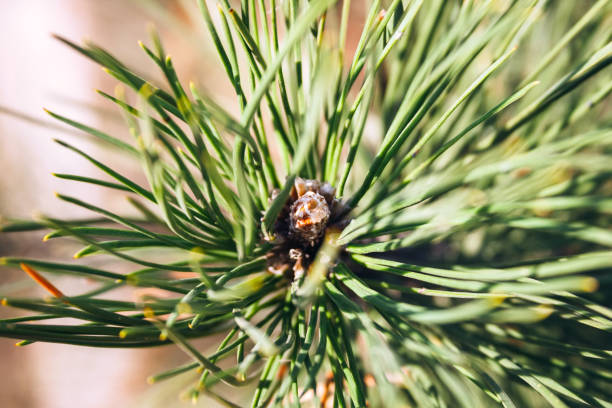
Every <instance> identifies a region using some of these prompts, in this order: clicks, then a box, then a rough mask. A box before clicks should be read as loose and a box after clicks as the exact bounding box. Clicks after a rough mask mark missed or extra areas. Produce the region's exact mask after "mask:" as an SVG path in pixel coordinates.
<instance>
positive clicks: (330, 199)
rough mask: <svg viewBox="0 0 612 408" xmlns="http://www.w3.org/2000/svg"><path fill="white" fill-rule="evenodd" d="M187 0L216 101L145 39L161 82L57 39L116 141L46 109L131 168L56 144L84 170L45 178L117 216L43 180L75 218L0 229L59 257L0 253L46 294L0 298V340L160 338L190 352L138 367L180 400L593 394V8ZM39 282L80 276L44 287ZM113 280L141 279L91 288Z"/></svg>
mask: <svg viewBox="0 0 612 408" xmlns="http://www.w3.org/2000/svg"><path fill="white" fill-rule="evenodd" d="M198 6H199V11H200V13H201V18H202V24H204V25H205V26H206V28H207V30H208V35H209V38H210V39H211V40H212V43H213V45H214V48H215V49H216V51H217V54H218V63H219V64H221V66H222V67H223V69H224V71H225V73H226V74H227V80H228V82H227V83H228V84H229V85H230V86H231V88H232V89H233V91H234V93H235V103H236V109H235V110H234V112H239V115H238V116H237V115H235V114H233V113H231V112H230V111H228V110H227V109H225V108H224V107H223V106H222V104H220V103H219V102H218V101H217V100H215V97H214V95H213V94H210V93H209V92H206V91H203V90H202V89H198V86H196V85H195V84H193V83H192V84H187V83H185V82H184V81H183V80H181V79H180V78H179V76H178V74H177V72H176V71H175V69H174V66H173V62H172V59H171V58H170V57H169V56H168V54H167V53H166V50H165V48H164V46H163V44H162V41H161V39H160V36H159V35H158V34H157V33H156V32H155V31H152V33H151V38H150V41H148V45H146V44H144V43H141V48H142V50H143V52H144V53H146V54H147V55H148V57H149V58H150V61H151V63H152V64H155V65H156V66H158V67H159V69H160V71H161V72H162V73H163V76H164V78H165V83H163V84H155V83H153V82H152V81H149V80H147V79H146V78H143V77H142V76H141V75H139V74H138V72H139V69H138V67H128V66H126V65H125V64H124V63H122V62H121V61H119V60H118V59H117V58H115V57H114V56H113V55H112V54H111V53H110V52H108V51H106V50H104V49H102V48H100V47H99V46H97V45H96V44H94V43H85V44H82V45H79V44H77V43H74V42H72V41H70V40H69V39H66V38H62V37H58V39H59V40H60V41H62V42H64V43H65V44H66V45H67V46H69V47H72V48H73V49H75V50H76V51H77V52H79V53H81V54H83V55H84V56H85V57H87V58H89V59H91V60H92V61H93V62H95V63H97V64H99V65H100V66H102V67H103V68H104V69H105V70H106V72H107V73H108V74H109V75H111V76H112V77H114V78H115V79H116V80H117V81H118V82H119V83H121V84H122V85H123V87H124V88H127V93H126V92H123V91H119V92H117V93H116V94H110V93H106V92H103V91H100V92H99V93H100V95H101V97H103V98H105V99H106V100H107V101H108V103H109V104H113V105H115V106H116V108H117V109H118V110H119V111H120V112H121V113H122V114H123V116H124V118H125V122H126V126H127V127H128V129H129V132H130V134H131V135H132V139H131V140H124V139H122V138H119V137H116V136H113V135H110V134H107V133H105V132H104V131H102V130H99V129H94V128H92V127H90V126H88V125H86V124H83V123H80V122H77V121H75V120H73V119H70V118H67V117H64V116H62V115H60V114H58V113H54V112H49V114H50V115H51V116H52V117H53V118H55V119H57V120H59V121H61V122H64V123H65V124H67V125H69V126H72V127H74V128H76V129H77V130H79V131H82V132H83V133H86V134H89V135H90V136H93V137H95V138H97V139H98V140H100V142H101V143H103V144H106V145H108V146H109V147H112V148H114V149H119V150H121V153H118V154H125V155H127V156H130V157H131V158H132V160H135V161H137V162H139V163H141V164H142V171H143V173H144V175H145V176H146V180H147V183H146V184H143V183H140V184H139V183H138V182H136V181H134V180H133V179H131V178H130V177H128V176H126V175H124V174H121V173H119V172H118V171H117V170H115V169H113V168H112V167H110V166H108V165H106V164H104V163H102V162H101V161H99V160H97V159H96V158H95V157H93V156H91V155H90V154H89V153H87V152H85V151H83V150H81V149H80V148H79V147H78V146H75V145H72V144H68V143H66V142H64V141H60V140H58V143H60V144H61V145H62V146H64V147H66V148H67V149H70V150H72V151H73V152H74V153H75V154H77V155H79V156H81V157H84V158H85V159H87V160H88V161H89V162H90V163H91V164H92V165H93V166H95V167H97V168H98V169H99V170H100V171H101V174H105V176H101V177H100V178H90V177H84V176H79V175H75V174H57V176H58V177H61V178H64V179H68V180H74V181H76V182H80V183H91V184H96V185H99V186H100V188H110V189H115V190H117V191H118V193H120V194H126V195H129V196H130V197H131V199H132V201H133V202H134V203H137V206H138V208H139V209H140V211H141V214H142V216H141V217H136V218H135V217H133V216H126V215H123V214H118V213H115V212H111V211H109V210H107V209H105V208H102V207H100V206H96V205H94V204H92V203H89V202H88V201H87V200H86V199H84V198H79V197H73V196H69V195H63V194H60V195H58V198H59V199H60V200H63V201H66V202H69V203H71V204H74V205H75V206H78V207H82V208H85V209H87V210H89V211H91V213H92V214H93V215H94V216H93V217H92V218H89V219H58V218H52V217H41V219H39V220H36V221H20V220H8V221H6V222H5V223H4V224H3V225H2V226H1V230H2V231H3V232H4V233H15V232H19V231H31V230H41V231H42V230H47V231H46V235H45V239H53V240H55V239H66V237H69V238H70V239H73V240H74V239H76V240H78V241H79V242H82V243H83V245H84V246H83V248H82V249H81V250H80V251H79V252H78V253H77V254H76V255H75V257H76V258H85V260H83V261H81V260H78V261H70V262H69V261H65V262H51V261H48V260H43V259H30V258H27V259H26V258H16V257H4V258H0V263H1V264H2V265H4V266H5V267H6V268H21V269H23V271H25V272H26V273H27V274H28V275H29V276H30V277H31V278H32V279H34V280H35V281H36V282H38V283H39V284H40V285H42V286H43V287H44V288H46V289H47V290H48V291H49V292H50V293H51V294H52V296H51V297H50V298H20V297H16V296H13V295H12V294H11V292H10V290H9V288H0V291H1V292H0V294H1V297H2V305H4V306H8V307H13V308H19V309H25V310H28V311H30V313H28V314H27V315H25V316H20V317H15V318H8V319H3V320H0V336H4V337H11V338H16V339H20V340H22V342H21V343H20V344H21V345H26V344H30V343H35V342H58V343H66V344H73V345H76V346H90V347H124V348H127V347H153V346H159V345H165V344H172V343H173V344H175V345H176V346H178V347H180V348H181V349H182V350H184V351H185V353H186V354H187V355H188V357H189V359H190V361H189V362H188V363H186V364H184V365H180V366H177V367H169V369H168V371H166V372H163V373H159V374H156V375H154V376H152V377H151V378H150V380H151V381H152V382H157V381H161V380H164V379H170V378H173V377H175V376H178V375H181V374H187V373H190V374H191V375H193V376H194V377H193V378H194V380H193V382H192V386H191V387H190V389H189V390H188V391H187V394H188V396H189V397H190V398H192V399H193V400H194V401H197V400H198V398H200V397H203V396H207V397H212V398H214V399H216V400H217V401H218V402H219V403H221V404H223V405H226V406H229V407H237V406H238V407H240V406H247V405H248V406H251V407H254V408H255V407H268V406H300V405H301V406H332V405H333V406H334V407H366V406H369V407H403V406H406V407H469V408H472V407H492V406H503V407H540V406H548V405H549V406H553V407H587V406H589V407H591V406H592V407H610V406H612V393H611V388H610V384H611V381H612V371H611V370H610V363H611V354H610V353H611V350H610V345H611V342H610V330H611V329H612V311H611V310H610V309H609V308H608V306H609V297H607V295H609V293H610V292H609V290H610V287H611V286H610V282H611V280H610V271H611V268H612V250H611V247H612V232H611V226H612V220H611V218H610V215H611V214H612V198H611V193H612V183H611V178H610V175H611V174H612V127H611V126H612V117H611V116H612V115H610V112H611V111H612V106H611V100H610V97H609V95H610V92H611V91H612V71H611V70H610V64H611V63H612V42H611V38H612V29H611V27H612V15H611V11H612V3H611V2H610V1H609V0H599V1H593V2H587V1H583V2H573V1H547V0H517V1H476V0H465V1H461V2H458V1H443V0H431V1H425V0H385V1H381V0H370V1H368V2H367V4H366V14H365V18H364V19H363V21H361V20H359V19H354V18H352V17H351V16H352V14H351V11H352V10H353V9H354V8H355V7H361V5H355V4H352V2H351V1H350V0H344V1H342V2H336V1H335V0H309V1H300V0H285V1H283V2H278V1H277V0H242V2H241V3H240V4H233V3H230V2H229V1H228V0H220V2H219V3H218V4H214V5H213V4H212V3H206V2H204V1H203V0H199V1H198ZM349 28H350V29H351V32H352V31H354V30H355V29H356V28H357V32H358V42H356V46H354V47H349V46H348V45H347V44H348V41H347V38H348V36H349ZM108 177H110V179H112V181H109V178H108ZM309 180H310V181H309ZM304 183H311V184H312V185H316V187H312V188H311V190H312V191H311V192H312V194H311V195H310V196H309V197H310V201H305V202H304V203H301V204H299V205H298V204H292V203H296V202H298V201H297V200H298V199H299V197H302V196H304V194H305V193H304V191H306V190H308V188H310V187H308V188H306V187H303V186H304ZM303 188H306V190H304V191H302V192H300V189H303ZM309 191H310V190H309ZM319 192H320V193H321V194H319ZM317 194H318V195H317ZM323 196H325V197H324V198H325V199H324V200H323V199H322V197H323ZM313 197H315V198H316V200H318V201H316V200H315V198H313ZM317 197H318V198H317ZM313 200H315V201H313ZM300 205H303V206H302V207H300ZM325 205H327V206H329V207H330V209H326V208H323V207H318V206H325ZM320 208H323V209H320ZM310 210H313V211H314V210H317V211H319V210H320V211H319V213H316V214H315V213H314V212H313V213H308V212H307V211H310ZM292 211H293V212H297V211H302V213H301V214H302V215H300V217H302V218H300V219H299V222H300V223H301V224H299V225H298V224H297V222H298V221H296V220H297V217H298V215H295V214H294V213H292ZM304 211H306V213H304ZM296 214H297V213H296ZM304 214H308V216H304ZM317 214H318V215H317ZM305 225H306V226H313V228H314V227H316V230H315V231H314V232H309V234H310V235H308V237H309V238H308V240H306V241H304V240H302V241H300V240H299V239H298V238H299V237H300V235H299V234H303V233H302V232H300V231H301V230H299V228H298V226H305ZM296 237H297V238H296ZM300 242H301V243H300ZM160 248H163V249H164V251H163V252H162V253H164V254H168V257H167V261H163V260H161V261H160V260H159V259H160V257H159V256H158V254H156V256H149V255H148V254H150V253H153V252H156V251H159V249H160ZM94 256H97V257H101V259H112V260H114V263H113V264H115V265H116V261H121V262H123V263H124V264H125V268H128V270H130V272H129V273H122V272H121V273H120V272H118V271H116V270H113V268H112V267H110V266H109V267H108V268H104V267H103V266H101V265H103V264H101V263H100V262H98V263H97V264H96V266H92V265H91V264H89V263H87V259H89V257H94ZM109 265H110V264H109ZM43 273H44V276H43ZM58 275H71V276H77V277H83V276H85V277H88V278H90V279H92V280H95V281H96V282H98V286H97V288H96V289H95V290H93V291H89V292H84V293H63V292H62V291H61V288H57V287H56V286H55V285H54V283H53V282H54V279H56V277H57V276H58ZM125 287H137V288H151V289H155V290H156V291H152V292H151V294H150V295H147V296H143V297H142V298H141V299H140V300H139V301H133V300H116V297H113V296H112V295H113V294H114V293H117V292H116V291H118V290H119V289H121V288H125ZM161 292H163V293H164V296H161V295H157V294H158V293H161ZM66 317H69V318H72V320H70V322H71V323H65V321H60V322H58V321H57V319H60V318H66ZM219 335H221V337H219ZM206 336H211V338H213V339H218V340H215V341H218V344H217V350H216V352H214V353H212V354H206V353H205V352H203V351H202V350H200V349H198V347H196V346H194V344H193V343H192V340H193V339H196V338H201V337H206ZM32 347H35V345H33V346H32ZM221 383H224V384H226V385H229V386H231V387H242V389H243V390H246V391H241V392H240V393H233V392H227V387H226V386H223V385H222V384H221Z"/></svg>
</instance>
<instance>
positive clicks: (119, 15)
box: [0, 0, 228, 408]
mask: <svg viewBox="0 0 612 408" xmlns="http://www.w3.org/2000/svg"><path fill="white" fill-rule="evenodd" d="M195 3H196V2H195V1H178V0H177V1H174V0H171V1H124V0H105V1H97V0H54V1H46V0H27V1H10V0H0V27H1V28H0V49H1V50H2V63H1V64H0V171H1V173H2V175H1V176H0V217H19V218H31V217H32V216H35V215H36V213H40V212H44V213H45V214H48V215H52V216H59V215H61V216H64V217H65V216H67V215H70V216H74V217H85V216H91V214H87V212H86V211H85V210H83V209H80V208H77V207H75V206H71V205H69V204H66V203H63V202H61V201H60V200H58V199H56V198H55V197H54V195H53V193H54V192H55V191H57V192H62V193H66V194H70V195H74V196H78V197H87V200H88V201H90V202H92V203H94V204H96V205H100V206H102V207H104V208H111V209H113V210H123V211H124V212H127V213H129V212H130V211H132V207H131V206H130V205H129V203H127V201H126V200H125V198H124V197H122V196H117V195H116V194H114V193H113V191H111V190H109V189H103V188H96V187H93V186H90V185H86V184H83V183H75V182H70V181H63V180H61V179H58V178H55V177H53V175H52V174H51V173H72V174H80V175H84V176H94V175H96V176H100V172H99V170H97V169H96V168H95V167H93V166H92V165H91V164H89V163H88V162H87V161H85V160H84V159H82V158H80V157H79V156H77V155H76V154H74V153H73V152H70V151H69V150H67V149H65V148H63V147H61V146H59V145H58V144H56V143H54V142H53V138H61V139H63V140H66V141H68V142H70V143H73V144H74V145H75V146H77V147H79V148H82V149H84V150H85V151H87V152H88V153H90V154H92V155H93V156H95V157H96V158H97V159H99V160H101V161H103V162H105V163H107V164H110V165H111V166H116V167H117V168H118V169H120V171H122V172H124V173H125V174H128V175H129V176H130V177H133V178H135V179H136V180H140V181H142V180H143V176H142V174H141V172H140V170H139V168H137V165H138V164H137V163H133V162H132V161H127V160H122V158H123V157H122V156H121V155H117V154H113V153H114V152H112V151H109V150H106V149H102V148H100V147H98V146H96V145H95V143H92V141H91V139H88V138H87V136H85V135H84V134H82V133H79V132H77V131H75V130H74V129H70V128H69V127H67V126H63V125H62V124H61V123H60V122H58V121H56V120H53V119H52V118H51V117H49V116H48V115H47V114H46V113H45V112H44V111H43V107H44V108H47V109H49V110H51V111H54V112H58V113H61V114H62V115H64V116H67V117H69V118H72V119H75V120H77V121H79V122H82V123H86V124H88V125H90V126H92V127H95V128H99V129H103V130H104V131H106V132H108V133H110V134H113V135H114V136H116V137H121V138H123V139H124V140H127V139H128V137H129V135H128V134H127V130H126V127H125V126H124V125H123V121H122V118H121V116H120V115H119V112H118V111H117V109H116V108H115V107H113V106H111V103H109V102H107V101H105V100H104V98H102V97H101V96H99V95H98V94H96V92H94V89H101V90H104V91H105V92H107V93H110V94H113V93H114V86H115V81H114V80H113V78H111V77H110V76H109V75H107V74H106V73H105V72H103V71H102V70H101V69H100V68H99V67H98V66H96V65H95V64H94V63H92V62H90V61H89V60H87V59H86V58H85V57H83V56H81V55H80V54H78V53H77V52H75V51H74V50H72V49H70V48H69V47H67V46H65V45H63V44H62V43H60V42H59V41H57V40H56V39H54V38H52V34H53V33H56V34H60V35H62V36H64V37H66V38H68V39H70V40H72V41H74V42H76V43H79V42H81V41H82V40H83V39H90V40H92V41H94V42H96V43H98V44H99V45H101V46H103V47H104V48H106V49H109V50H111V51H112V53H114V54H115V56H117V57H118V58H119V59H120V60H123V61H124V62H126V63H127V65H128V66H132V67H134V66H138V67H139V68H138V70H139V73H141V74H143V75H144V76H146V77H149V78H154V79H155V78H160V75H159V74H158V72H157V70H156V67H154V66H153V64H152V63H150V62H149V60H148V58H147V57H146V55H145V54H144V52H143V51H142V50H141V49H140V47H139V46H138V43H137V41H138V40H146V39H147V38H148V33H147V25H148V24H150V23H154V24H155V25H156V26H157V27H158V29H159V31H160V32H161V34H162V37H163V38H164V42H165V46H166V48H167V50H168V51H169V53H171V54H172V55H173V57H174V59H175V66H176V68H177V70H178V72H179V73H180V74H181V75H182V77H183V78H184V79H185V80H193V81H195V82H196V83H205V84H214V83H218V81H215V79H216V77H217V75H219V74H220V72H219V71H217V69H218V68H217V67H218V64H217V63H216V61H215V60H212V59H213V58H215V57H214V55H213V54H209V51H208V50H209V48H207V47H206V45H205V44H206V40H205V35H204V32H203V30H202V28H203V27H201V26H202V24H200V20H199V17H200V15H199V12H198V11H197V9H196V4H195ZM194 52H195V55H194ZM208 61H211V63H208ZM198 73H199V74H198ZM222 84H223V83H222ZM224 89H228V88H227V87H224V86H219V89H218V92H219V94H218V95H219V97H221V96H222V94H223V90H224ZM216 92H217V90H216ZM43 235H44V232H34V233H20V234H2V235H0V256H4V255H8V254H10V255H15V256H28V257H34V258H47V259H49V258H50V259H62V258H63V259H64V260H65V259H70V257H71V256H72V254H73V253H74V252H75V250H76V248H77V247H76V246H71V245H70V244H66V243H59V244H57V243H54V242H52V241H53V240H51V241H50V242H47V243H43V242H42V240H41V238H42V236H43ZM54 283H55V284H56V285H57V286H58V287H59V288H60V289H61V290H62V291H64V292H65V293H70V292H71V290H72V291H73V293H75V292H82V291H84V290H86V289H84V288H86V287H87V285H88V284H89V282H87V281H86V280H84V279H83V280H75V279H69V280H61V279H59V280H57V281H54ZM0 284H10V285H12V286H11V290H12V291H15V292H13V293H16V294H17V295H22V296H25V295H26V293H32V290H40V289H38V288H36V287H35V285H33V284H32V282H31V281H29V280H28V279H27V278H26V277H25V275H24V274H23V273H20V272H19V271H15V270H9V269H7V268H0ZM39 293H40V294H43V293H42V290H40V292H39ZM16 313H19V312H18V311H16V310H15V309H13V310H2V309H0V317H6V316H8V315H9V314H10V315H11V316H15V314H16ZM15 342H16V341H12V340H8V339H0V362H1V366H2V368H3V375H2V381H0V407H2V408H13V407H20V408H29V407H32V408H34V407H41V408H42V407H44V408H65V407H87V408H97V407H100V408H102V407H110V406H113V405H115V406H122V407H155V406H160V407H161V406H163V407H171V406H175V405H182V406H185V402H181V401H180V400H179V398H178V397H177V395H179V394H180V393H181V391H182V389H181V387H182V386H185V387H186V385H183V384H182V382H181V381H178V382H174V383H168V384H164V383H161V384H159V385H155V386H150V385H148V384H147V383H146V378H147V376H149V375H151V374H155V373H157V372H159V371H163V370H166V369H169V368H171V367H174V366H176V365H177V364H180V363H182V362H184V361H186V360H187V359H186V357H185V356H184V355H183V354H182V353H181V352H180V351H178V350H176V348H174V347H162V348H157V349H148V350H120V349H93V348H79V347H73V346H68V345H60V344H43V343H40V344H32V345H29V346H26V347H15V346H14V344H15ZM203 346H204V347H205V346H206V345H203ZM200 405H203V406H214V404H213V403H212V402H211V401H210V400H206V399H202V400H201V402H200Z"/></svg>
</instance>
